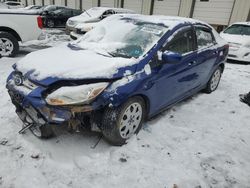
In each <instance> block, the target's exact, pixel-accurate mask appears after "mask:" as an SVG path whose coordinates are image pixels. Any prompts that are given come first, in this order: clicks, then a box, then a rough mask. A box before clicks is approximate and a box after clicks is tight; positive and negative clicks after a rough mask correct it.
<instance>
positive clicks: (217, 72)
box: [204, 67, 222, 93]
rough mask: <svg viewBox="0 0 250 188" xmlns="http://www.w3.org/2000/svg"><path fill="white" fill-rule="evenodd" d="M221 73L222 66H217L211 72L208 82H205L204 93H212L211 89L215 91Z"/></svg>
mask: <svg viewBox="0 0 250 188" xmlns="http://www.w3.org/2000/svg"><path fill="white" fill-rule="evenodd" d="M221 75H222V68H221V67H218V68H217V69H216V70H215V71H214V73H213V74H212V76H211V78H210V80H209V82H208V83H207V86H206V88H205V90H204V91H205V92H206V93H212V92H213V91H215V90H216V89H217V88H218V86H219V83H220V79H221Z"/></svg>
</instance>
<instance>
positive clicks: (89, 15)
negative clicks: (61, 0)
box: [83, 9, 92, 17]
mask: <svg viewBox="0 0 250 188" xmlns="http://www.w3.org/2000/svg"><path fill="white" fill-rule="evenodd" d="M83 10H84V12H86V13H87V15H88V16H89V17H92V16H91V15H90V14H89V13H88V12H87V11H86V10H85V9H83Z"/></svg>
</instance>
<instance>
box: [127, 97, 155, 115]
mask: <svg viewBox="0 0 250 188" xmlns="http://www.w3.org/2000/svg"><path fill="white" fill-rule="evenodd" d="M134 97H141V98H142V99H143V101H144V103H145V105H146V115H145V117H146V119H147V118H148V115H149V112H150V100H149V98H148V96H146V95H144V94H135V95H133V96H130V97H129V98H134Z"/></svg>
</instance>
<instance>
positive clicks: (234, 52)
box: [228, 46, 250, 62]
mask: <svg viewBox="0 0 250 188" xmlns="http://www.w3.org/2000/svg"><path fill="white" fill-rule="evenodd" d="M228 59H231V60H236V61H242V62H250V49H249V48H246V47H243V46H242V47H229V53H228Z"/></svg>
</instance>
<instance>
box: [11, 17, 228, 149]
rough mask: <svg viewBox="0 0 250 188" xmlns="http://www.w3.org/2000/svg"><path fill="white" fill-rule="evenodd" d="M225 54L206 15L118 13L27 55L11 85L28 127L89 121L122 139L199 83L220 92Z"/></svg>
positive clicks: (43, 133)
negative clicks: (78, 34) (201, 18)
mask: <svg viewBox="0 0 250 188" xmlns="http://www.w3.org/2000/svg"><path fill="white" fill-rule="evenodd" d="M227 53H228V45H227V43H226V42H225V41H224V40H223V39H221V38H220V36H219V35H218V33H217V32H216V31H215V30H214V29H213V28H212V27H211V26H209V25H207V24H205V23H203V22H200V21H197V20H193V19H188V18H181V17H167V16H145V15H135V14H134V15H132V14H131V15H113V16H110V17H109V18H107V19H105V20H103V21H102V22H101V23H99V24H98V25H97V26H96V27H95V28H94V29H93V30H91V31H89V32H88V33H86V34H85V35H84V36H83V37H81V38H80V39H79V40H77V41H74V42H71V43H69V44H68V45H65V46H58V47H54V48H49V49H45V50H40V51H37V52H33V53H31V54H29V55H27V56H26V57H25V58H23V59H22V60H21V61H19V62H18V63H17V64H16V65H15V66H14V71H13V72H12V73H11V74H10V76H9V77H8V80H7V86H6V87H7V89H8V91H9V94H10V97H11V99H12V102H13V104H14V105H15V106H16V112H17V114H18V115H19V117H20V119H21V120H22V121H23V122H24V124H25V125H26V127H25V128H24V129H23V130H25V129H28V128H30V130H31V131H32V132H33V134H34V135H36V136H37V137H40V138H48V137H50V136H52V135H53V131H52V127H51V125H52V124H54V125H55V124H56V125H62V124H63V123H68V125H69V127H70V128H72V129H75V130H77V127H78V126H83V125H87V126H89V127H91V130H95V131H101V132H102V133H103V135H104V137H105V138H106V139H107V140H108V141H109V142H110V143H112V144H114V145H122V144H124V143H125V142H126V140H127V139H129V138H130V137H131V136H132V135H134V134H137V133H138V132H139V131H140V129H141V127H142V123H143V121H144V120H145V119H146V118H150V117H152V116H154V115H156V114H157V113H159V112H161V111H162V110H163V109H166V108H169V107H170V106H172V105H174V104H176V103H177V102H179V101H182V100H183V99H185V98H187V97H190V96H191V95H193V94H195V93H197V92H199V91H200V90H204V91H206V92H207V93H211V92H213V91H215V90H216V89H217V87H218V85H219V82H220V78H221V75H222V73H223V70H224V61H225V59H226V57H227Z"/></svg>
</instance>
